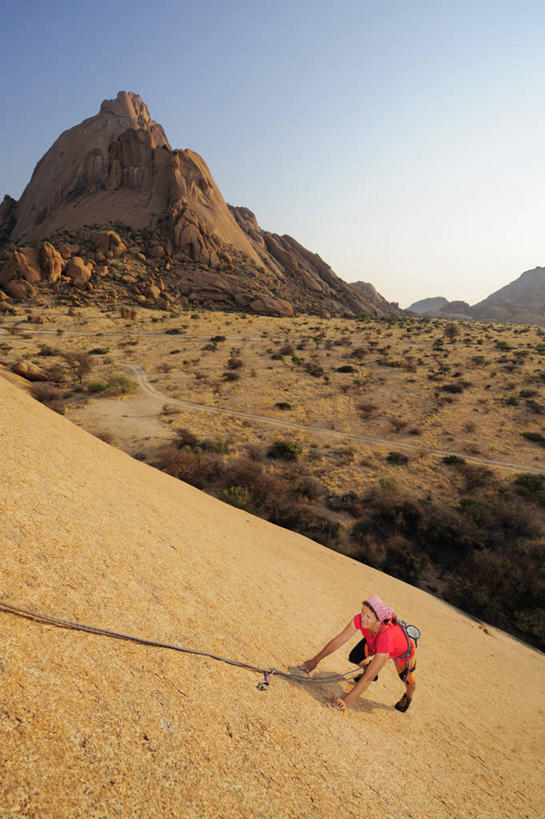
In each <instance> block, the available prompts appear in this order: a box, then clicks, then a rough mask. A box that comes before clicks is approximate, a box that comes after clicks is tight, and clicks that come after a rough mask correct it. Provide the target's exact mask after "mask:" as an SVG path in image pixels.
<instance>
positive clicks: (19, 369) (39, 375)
mask: <svg viewBox="0 0 545 819" xmlns="http://www.w3.org/2000/svg"><path fill="white" fill-rule="evenodd" d="M11 369H12V371H13V372H14V373H16V374H17V375H21V376H22V377H23V378H26V380H27V381H48V380H49V377H48V375H47V373H46V372H45V370H42V368H41V367H38V365H37V364H34V362H33V361H28V360H27V359H21V361H18V362H17V363H16V364H14V365H13V367H12V368H11Z"/></svg>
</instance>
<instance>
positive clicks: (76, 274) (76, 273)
mask: <svg viewBox="0 0 545 819" xmlns="http://www.w3.org/2000/svg"><path fill="white" fill-rule="evenodd" d="M92 271H93V265H92V263H91V262H89V264H85V262H84V261H83V259H82V258H81V256H72V258H71V259H69V261H68V264H67V265H66V270H65V271H64V272H65V274H66V275H67V276H68V278H69V279H70V281H71V282H72V284H73V285H74V287H84V286H85V285H86V284H87V282H88V281H89V279H90V278H91V273H92Z"/></svg>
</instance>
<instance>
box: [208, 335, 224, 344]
mask: <svg viewBox="0 0 545 819" xmlns="http://www.w3.org/2000/svg"><path fill="white" fill-rule="evenodd" d="M210 341H212V342H213V343H214V344H217V343H218V342H219V341H225V336H212V337H211V339H210Z"/></svg>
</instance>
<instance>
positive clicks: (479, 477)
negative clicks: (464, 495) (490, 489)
mask: <svg viewBox="0 0 545 819" xmlns="http://www.w3.org/2000/svg"><path fill="white" fill-rule="evenodd" d="M460 474H461V475H462V477H463V480H464V488H465V491H466V492H473V491H474V490H475V489H481V488H482V487H484V486H490V485H491V484H492V483H493V482H494V481H495V480H496V479H495V476H494V473H493V472H492V470H491V469H487V468H486V467H485V466H473V465H471V464H465V465H464V466H462V468H461V470H460Z"/></svg>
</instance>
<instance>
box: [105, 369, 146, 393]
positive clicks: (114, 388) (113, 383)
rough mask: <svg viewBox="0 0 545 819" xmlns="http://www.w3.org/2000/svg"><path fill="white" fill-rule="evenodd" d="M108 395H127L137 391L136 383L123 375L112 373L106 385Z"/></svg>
mask: <svg viewBox="0 0 545 819" xmlns="http://www.w3.org/2000/svg"><path fill="white" fill-rule="evenodd" d="M106 387H107V392H108V393H109V394H110V395H128V394H130V393H133V392H137V391H138V383H137V382H136V381H135V380H134V379H133V378H129V376H128V375H125V374H124V373H114V374H113V375H111V376H110V377H109V378H108V381H107V383H106Z"/></svg>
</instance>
